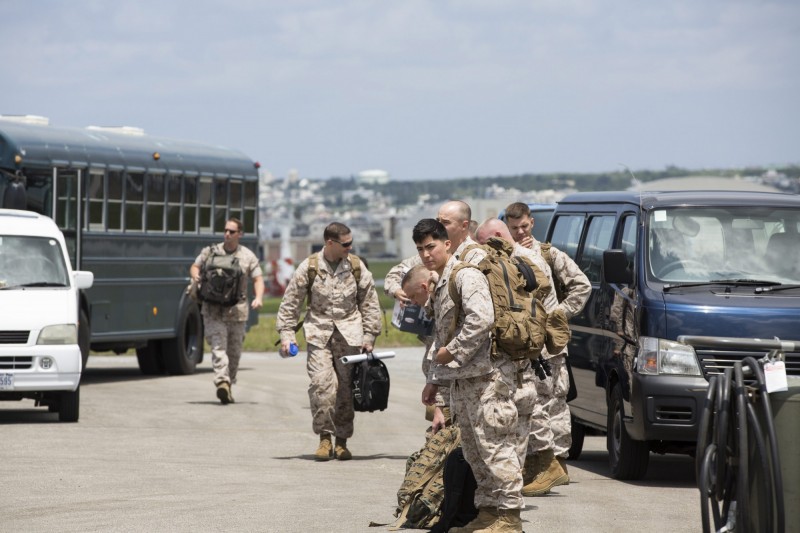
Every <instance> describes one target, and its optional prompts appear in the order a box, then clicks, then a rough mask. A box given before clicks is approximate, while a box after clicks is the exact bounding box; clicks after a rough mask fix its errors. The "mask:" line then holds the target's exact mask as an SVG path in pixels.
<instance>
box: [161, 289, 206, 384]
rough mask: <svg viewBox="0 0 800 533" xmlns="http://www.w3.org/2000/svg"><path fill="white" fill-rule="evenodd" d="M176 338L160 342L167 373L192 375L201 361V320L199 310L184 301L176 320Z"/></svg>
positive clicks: (189, 302) (189, 301) (191, 303)
mask: <svg viewBox="0 0 800 533" xmlns="http://www.w3.org/2000/svg"><path fill="white" fill-rule="evenodd" d="M177 331H178V336H177V337H175V338H172V339H164V340H163V341H161V349H162V354H163V359H164V364H165V365H166V367H167V372H169V373H170V374H175V375H184V374H194V371H195V369H196V368H197V365H198V364H200V361H202V360H203V318H202V317H201V316H200V308H199V307H197V304H196V303H194V302H192V301H191V300H186V302H185V303H184V308H183V311H182V312H181V315H180V319H179V320H178V330H177Z"/></svg>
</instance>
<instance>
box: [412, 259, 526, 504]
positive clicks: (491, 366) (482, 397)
mask: <svg viewBox="0 0 800 533" xmlns="http://www.w3.org/2000/svg"><path fill="white" fill-rule="evenodd" d="M456 263H457V260H456V259H455V257H451V258H450V259H449V261H448V262H447V265H446V266H445V268H444V271H443V272H442V275H441V277H440V279H439V282H438V283H437V285H436V289H435V290H434V293H433V296H432V303H433V308H434V315H435V316H436V323H435V324H436V325H435V339H434V343H433V346H432V347H431V352H432V353H436V351H437V350H438V348H439V347H440V346H446V347H447V349H448V351H449V352H450V353H451V354H452V355H453V357H454V361H452V362H451V363H449V364H447V365H440V364H437V363H435V362H434V363H432V364H431V367H430V372H429V375H428V381H429V383H436V382H438V381H440V380H445V381H449V382H450V383H451V389H450V395H451V408H452V410H453V416H454V419H455V422H456V425H457V426H458V427H459V430H460V432H461V439H462V444H461V445H462V448H463V450H464V457H465V458H466V460H467V462H468V463H469V464H470V466H471V467H472V472H473V474H474V475H475V479H476V481H477V484H478V487H477V489H476V491H475V505H476V506H477V507H479V508H491V509H521V508H522V507H523V500H522V496H521V493H520V491H521V489H522V473H521V472H522V470H521V467H522V461H523V460H524V453H523V454H522V455H521V453H520V452H521V451H522V450H524V449H525V445H524V444H523V443H524V442H525V441H526V440H527V438H528V433H529V431H530V429H529V428H530V425H529V419H528V418H527V417H525V416H522V417H520V416H519V414H518V407H517V404H516V403H515V400H517V399H520V401H522V402H523V403H525V402H527V403H531V402H532V398H531V392H532V391H533V389H532V387H529V388H528V390H527V392H528V394H527V395H526V394H522V393H518V391H519V388H520V387H519V386H518V384H519V383H520V372H521V371H523V370H524V367H525V366H526V365H527V368H528V369H530V363H529V362H528V361H527V360H525V361H520V362H515V361H510V360H508V359H507V358H504V357H499V358H498V359H497V360H496V361H493V360H492V359H491V356H490V353H491V342H492V340H491V329H492V326H493V324H494V308H493V306H492V299H491V294H490V292H489V285H488V282H487V281H486V278H485V277H484V275H483V274H482V273H481V272H479V271H477V270H475V269H463V270H461V271H459V273H458V274H457V276H456V288H457V289H458V291H459V293H460V294H461V295H462V310H461V314H460V316H459V317H458V322H457V327H456V330H455V336H454V337H453V338H452V339H451V340H450V341H449V342H447V339H448V332H449V329H450V325H451V324H452V320H453V312H454V310H455V309H454V307H455V304H454V303H453V300H452V299H451V298H450V295H449V291H448V284H449V281H450V275H451V272H452V270H453V267H454V266H455V264H456ZM445 343H446V344H445ZM529 375H530V373H529ZM520 410H526V407H523V408H522V409H520Z"/></svg>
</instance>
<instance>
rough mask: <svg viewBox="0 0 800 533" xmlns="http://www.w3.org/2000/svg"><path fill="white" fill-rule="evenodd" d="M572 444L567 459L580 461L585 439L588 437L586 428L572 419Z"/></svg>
mask: <svg viewBox="0 0 800 533" xmlns="http://www.w3.org/2000/svg"><path fill="white" fill-rule="evenodd" d="M571 425H572V444H570V447H569V452H568V455H567V459H578V458H580V456H581V452H582V451H583V438H584V437H585V436H586V427H585V426H583V425H582V424H579V423H578V422H576V421H575V417H574V416H573V417H572V424H571Z"/></svg>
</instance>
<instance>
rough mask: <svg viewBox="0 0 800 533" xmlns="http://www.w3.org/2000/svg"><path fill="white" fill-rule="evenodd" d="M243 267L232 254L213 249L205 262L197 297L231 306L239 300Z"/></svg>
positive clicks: (201, 299)
mask: <svg viewBox="0 0 800 533" xmlns="http://www.w3.org/2000/svg"><path fill="white" fill-rule="evenodd" d="M241 279H242V268H241V266H239V259H237V258H236V257H235V256H233V255H231V254H219V253H217V252H215V251H214V250H213V249H212V250H211V254H210V255H209V256H208V259H206V262H205V263H204V264H203V268H202V272H201V273H200V285H199V288H198V292H197V297H198V299H199V300H200V301H201V302H208V303H212V304H217V305H221V306H224V307H231V306H233V305H236V304H237V303H238V302H239V283H240V282H241Z"/></svg>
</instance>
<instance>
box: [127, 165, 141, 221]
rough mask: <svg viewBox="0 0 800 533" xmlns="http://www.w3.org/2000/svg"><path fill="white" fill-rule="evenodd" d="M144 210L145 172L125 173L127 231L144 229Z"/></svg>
mask: <svg viewBox="0 0 800 533" xmlns="http://www.w3.org/2000/svg"><path fill="white" fill-rule="evenodd" d="M143 210H144V174H141V173H139V172H129V173H127V174H126V175H125V231H142V218H143V215H144V213H143Z"/></svg>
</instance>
